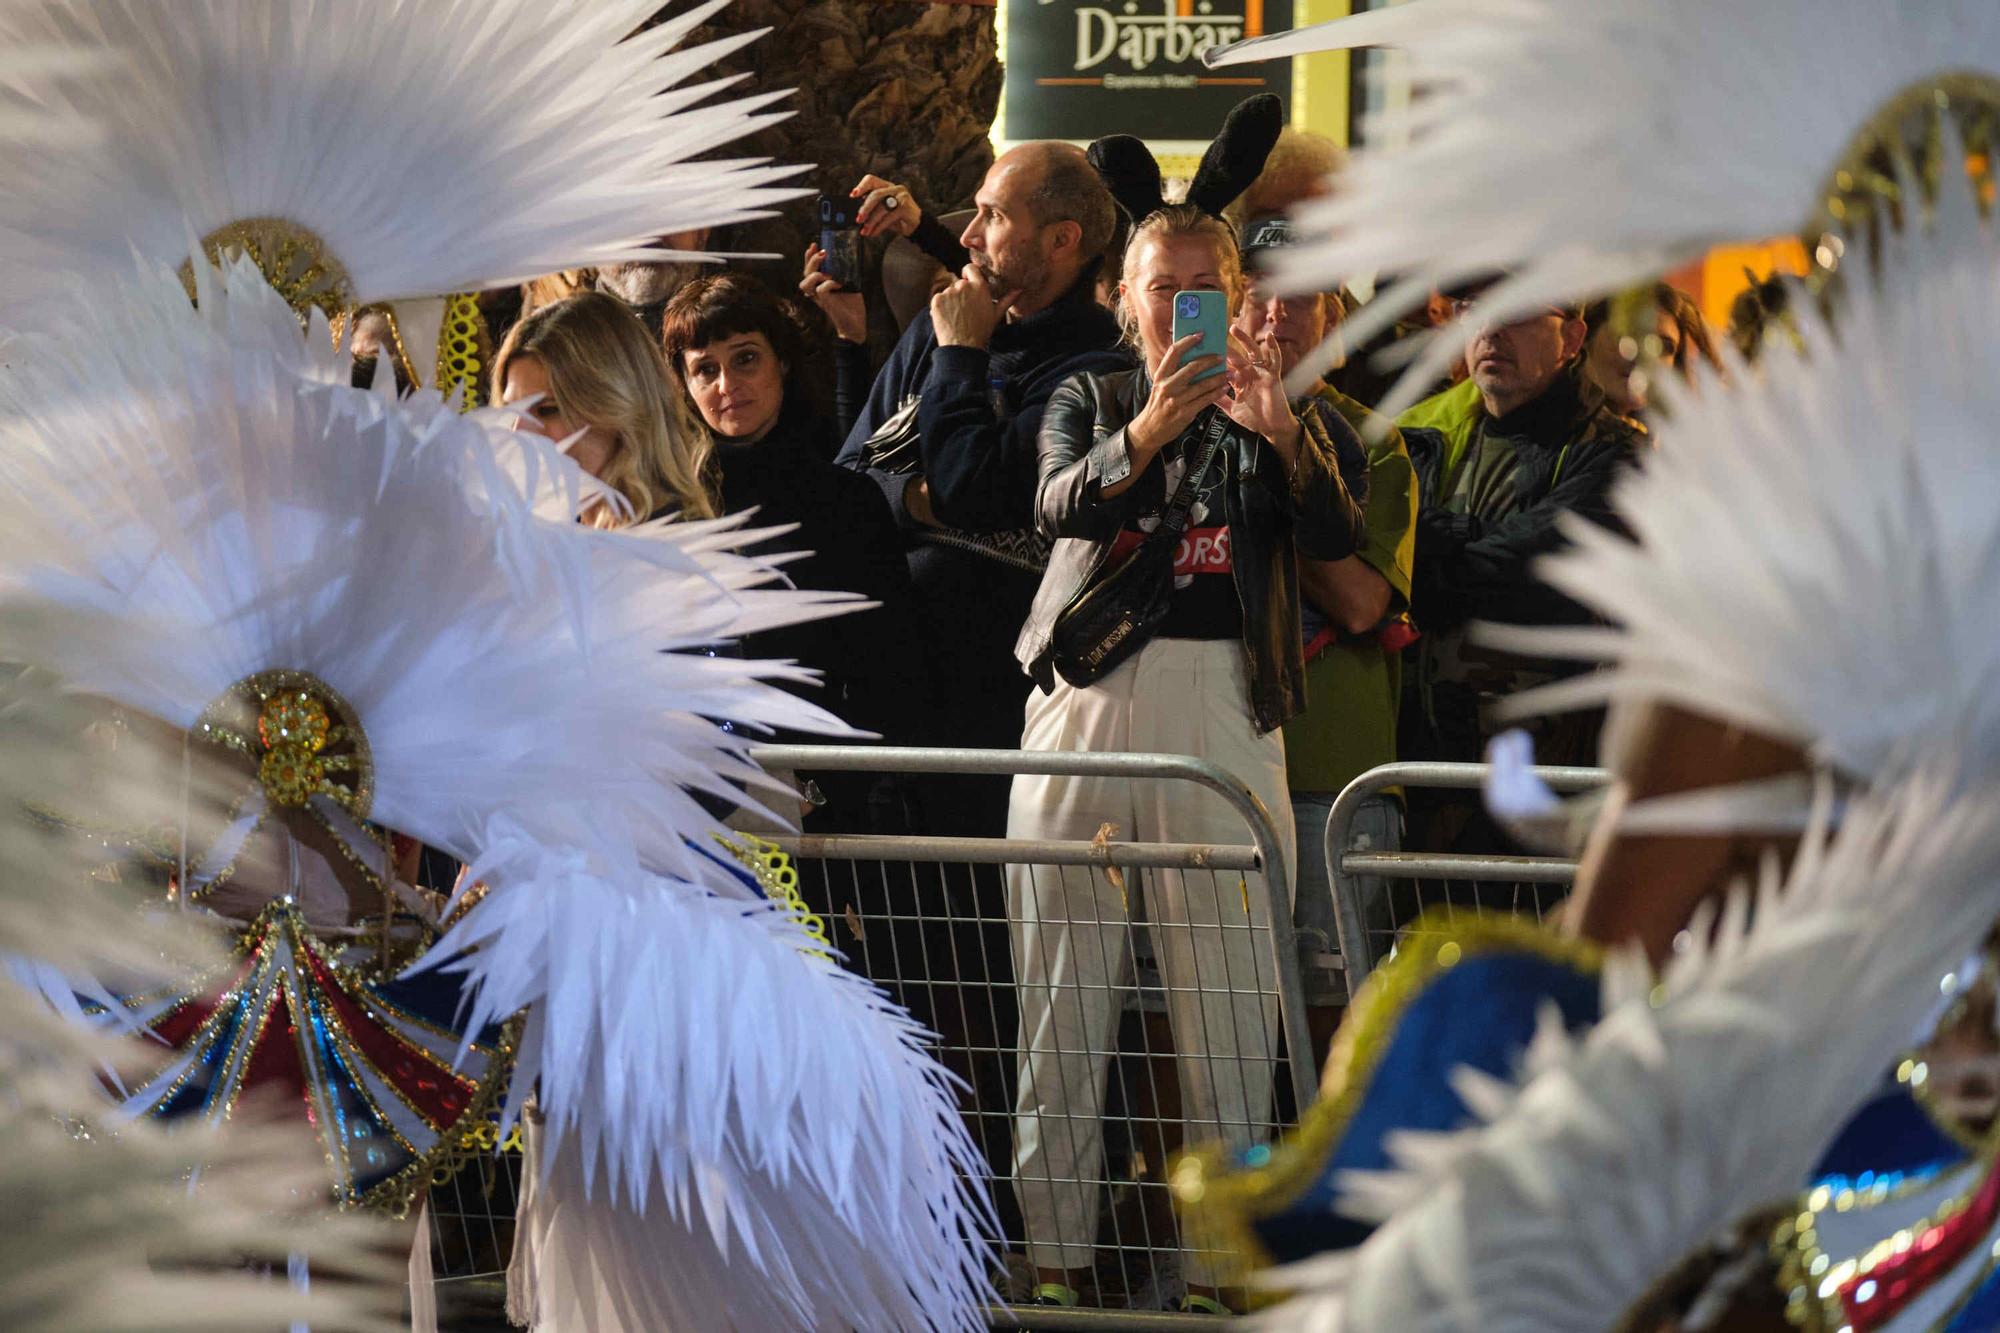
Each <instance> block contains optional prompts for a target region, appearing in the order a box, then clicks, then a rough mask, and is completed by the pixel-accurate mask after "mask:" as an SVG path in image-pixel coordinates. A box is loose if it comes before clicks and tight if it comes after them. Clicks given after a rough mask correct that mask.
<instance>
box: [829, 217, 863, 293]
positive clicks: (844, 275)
mask: <svg viewBox="0 0 2000 1333" xmlns="http://www.w3.org/2000/svg"><path fill="white" fill-rule="evenodd" d="M857 207H858V206H857V205H856V203H855V201H854V200H852V199H829V198H828V197H827V196H825V195H821V196H820V197H819V248H820V249H822V250H824V251H826V263H825V265H824V268H823V270H822V271H823V272H825V274H826V275H827V276H828V277H830V278H832V279H833V280H834V281H835V282H837V283H839V284H840V287H841V290H843V291H850V292H851V291H854V290H855V289H857V288H858V287H860V286H861V224H860V223H859V222H857V221H856V220H855V217H854V214H855V210H856V208H857Z"/></svg>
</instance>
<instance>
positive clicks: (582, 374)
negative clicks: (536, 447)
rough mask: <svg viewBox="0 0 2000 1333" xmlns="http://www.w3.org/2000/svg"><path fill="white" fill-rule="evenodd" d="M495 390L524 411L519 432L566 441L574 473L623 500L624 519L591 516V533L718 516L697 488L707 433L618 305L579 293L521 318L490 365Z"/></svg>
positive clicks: (607, 512) (642, 332)
mask: <svg viewBox="0 0 2000 1333" xmlns="http://www.w3.org/2000/svg"><path fill="white" fill-rule="evenodd" d="M493 390H494V397H495V398H496V399H497V400H498V401H499V402H501V403H503V404H505V403H524V404H525V406H524V407H523V408H522V410H521V414H520V421H521V426H522V428H523V429H524V430H532V431H536V432H538V433H540V434H543V435H546V436H548V437H549V438H550V439H552V440H557V441H563V440H569V441H571V443H570V446H569V454H570V457H571V458H573V459H575V460H576V463H577V466H579V467H581V468H582V469H583V470H584V471H585V472H588V473H589V474H590V475H591V476H593V477H595V478H597V479H598V480H599V481H602V482H603V483H604V484H605V485H607V486H609V487H610V488H611V489H612V490H614V491H616V492H618V494H619V495H621V496H623V497H624V498H625V500H626V502H627V504H628V505H629V506H630V510H629V512H628V513H624V514H619V513H615V512H613V511H612V509H611V507H610V506H607V505H599V506H597V507H596V508H595V509H593V510H592V511H590V512H589V513H588V514H587V515H586V517H587V518H588V519H589V520H590V521H591V522H593V523H595V524H596V525H597V526H599V527H618V526H621V525H622V524H625V523H630V522H636V521H638V520H641V519H646V518H653V517H659V516H664V515H667V514H674V515H677V516H679V517H681V518H713V517H715V514H716V504H715V498H714V496H713V495H712V494H711V493H710V491H709V488H708V486H707V484H706V482H705V481H704V477H705V476H706V473H707V467H708V458H709V454H710V452H711V451H712V450H713V448H714V445H713V443H712V442H711V439H710V437H709V433H708V432H707V431H706V430H703V429H702V428H701V426H700V425H699V424H697V423H696V422H695V421H694V420H693V418H692V417H691V416H690V415H689V413H688V410H687V406H686V399H685V397H684V396H683V395H682V393H681V391H680V386H679V384H678V382H677V381H675V380H673V379H672V378H670V377H669V373H668V370H667V363H666V358H665V357H664V356H662V355H661V352H660V349H659V347H658V345H656V344H655V343H654V342H653V340H652V338H651V337H650V336H649V335H648V334H647V332H646V329H645V326H644V325H642V324H640V323H639V320H638V318H637V317H636V316H635V315H633V314H632V312H631V311H630V310H628V309H626V307H625V304H624V303H623V302H621V301H619V300H618V299H616V298H615V297H610V296H606V295H604V294H603V293H601V292H579V293H577V294H576V295H574V296H566V297H564V298H563V299H562V300H560V301H557V302H556V303H555V304H554V305H547V306H543V307H542V308H541V309H539V310H536V311H534V312H533V313H532V314H529V315H526V316H524V317H523V318H522V319H521V321H520V322H519V323H517V324H516V325H514V327H513V328H512V329H511V330H509V331H508V334H507V340H506V341H505V342H503V343H502V344H501V345H500V351H499V353H498V354H497V355H496V356H495V357H494V358H493ZM529 399H533V400H534V401H533V402H532V403H528V402H527V400H529Z"/></svg>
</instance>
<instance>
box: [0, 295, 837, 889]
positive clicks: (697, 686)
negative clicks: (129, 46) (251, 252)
mask: <svg viewBox="0 0 2000 1333" xmlns="http://www.w3.org/2000/svg"><path fill="white" fill-rule="evenodd" d="M327 346H328V340H327V335H326V329H325V323H324V321H323V320H322V319H319V318H318V317H317V316H316V317H315V321H314V323H313V325H312V327H311V328H309V329H305V330H301V329H300V328H299V326H298V325H297V323H296V322H295V321H293V320H292V319H291V317H290V314H289V311H288V310H287V309H286V307H285V305H284V304H283V302H282V301H281V300H280V298H278V297H277V296H276V295H275V294H274V293H272V292H271V291H270V289H268V288H267V287H266V286H265V285H264V284H263V283H262V282H260V281H258V280H257V279H256V275H255V274H254V273H253V272H251V271H249V270H248V268H247V267H246V266H245V265H244V264H243V263H242V262H241V261H239V262H238V264H237V265H236V266H235V267H234V268H233V270H232V271H231V272H230V273H229V274H228V275H227V280H226V281H225V280H224V278H223V276H222V275H219V274H217V275H213V276H204V277H203V278H202V286H201V291H200V304H199V308H198V309H197V308H195V307H193V306H191V305H190V304H189V302H188V301H187V299H186V297H185V295H184V294H183V293H182V292H181V290H180V284H179V282H178V280H177V279H176V278H175V277H174V275H173V274H171V273H166V272H158V271H155V272H152V273H148V274H141V275H139V276H137V277H135V278H134V279H133V280H132V282H131V283H129V284H128V299H127V300H126V301H125V302H124V303H122V304H121V305H120V306H119V307H116V308H108V309H107V308H98V307H96V306H94V305H90V304H88V303H85V304H83V305H81V306H79V308H78V309H77V311H76V313H75V317H74V319H73V320H72V321H71V322H70V323H69V324H68V325H67V326H66V327H65V329H64V331H63V336H61V337H59V338H49V339H46V340H41V341H39V342H37V343H34V344H32V345H31V346H30V347H29V349H28V352H27V354H26V355H25V356H24V358H23V364H22V365H21V366H20V367H19V368H18V370H17V371H16V372H15V373H12V374H8V375H4V376H0V482H4V485H0V515H3V516H4V517H0V530H4V531H0V661H19V662H28V663H33V664H35V665H38V666H44V667H47V668H50V669H52V670H54V671H56V672H58V673H59V674H61V675H63V676H64V677H65V679H66V680H67V681H68V682H69V683H70V684H71V685H72V686H73V687H75V688H77V689H81V690H85V691H88V692H91V693H94V694H98V695H101V696H103V697H106V698H108V699H112V700H115V701H117V702H119V703H121V704H124V705H126V706H128V707H132V708H136V709H139V710H141V711H143V712H145V713H147V714H150V715H151V716H153V717H157V718H159V719H161V720H162V721H165V722H168V723H170V724H172V725H174V726H176V727H181V728H192V727H194V726H195V725H196V724H197V722H198V721H199V720H200V717H201V715H202V713H203V711H204V710H205V709H206V708H207V707H208V705H209V704H211V703H212V702H214V701H215V700H217V699H218V698H220V697H221V696H222V695H223V693H224V692H225V691H228V690H229V689H230V688H231V687H232V686H233V685H235V684H236V683H237V682H240V681H242V680H244V679H246V678H248V677H250V676H252V675H255V674H256V673H258V672H264V671H271V670H291V671H303V672H306V673H309V674H311V675H312V676H315V677H317V678H318V679H319V680H320V681H322V682H323V683H324V684H325V685H327V686H329V687H331V689H332V691H334V692H335V693H336V694H337V695H338V696H339V697H340V698H342V699H344V700H345V701H346V702H347V704H349V705H351V706H352V708H353V710H354V711H355V712H356V713H357V714H358V717H359V722H360V726H361V728H362V730H363V732H364V733H365V735H366V737H367V740H368V743H369V747H370V749H371V751H372V758H373V783H372V785H373V799H372V802H371V803H370V809H369V811H367V812H360V811H356V812H355V813H357V814H361V813H366V814H367V815H368V817H370V818H373V819H375V820H377V821H378V822H381V823H384V824H386V825H388V826H389V827H392V828H395V829H397V830H399V831H401V832H404V833H408V834H410V835H412V836H415V837H418V838H421V839H423V840H424V841H425V842H427V843H429V844H430V845H432V846H436V847H440V848H444V849H446V850H449V851H451V852H452V853H453V854H454V855H457V856H459V857H460V858H461V859H466V860H470V859H472V858H474V857H475V856H477V854H478V852H479V844H478V841H477V834H478V824H479V822H480V821H482V820H484V819H486V818H488V817H491V816H492V815H494V814H496V813H503V812H511V813H513V814H514V815H515V817H516V819H517V820H518V821H519V822H520V824H521V825H522V826H523V827H525V828H528V829H531V830H533V831H535V832H536V833H538V834H540V835H541V836H545V837H549V838H551V839H553V840H555V841H557V842H559V843H567V844H570V845H579V846H596V845H607V846H618V847H629V848H632V849H634V851H635V852H636V855H637V856H638V857H639V858H640V860H641V861H642V863H643V864H646V865H647V866H649V867H651V868H653V869H655V870H657V871H659V872H661V873H667V874H675V875H680V876H684V877H688V878H692V879H694V880H696V881H697V882H703V881H708V880H712V879H714V878H715V875H714V873H713V866H712V863H711V862H709V861H708V860H707V858H705V857H701V856H696V855H692V854H690V852H689V851H688V849H687V845H686V838H685V834H686V832H687V831H688V830H701V829H706V828H708V827H710V826H711V822H712V821H711V820H710V819H709V817H708V816H707V815H706V814H704V813H703V812H702V810H701V809H700V808H699V807H698V805H697V804H696V802H695V800H694V796H693V794H692V791H691V790H689V789H690V788H692V789H694V790H706V791H709V792H712V793H715V794H717V795H721V796H726V797H729V798H732V799H737V798H740V797H741V794H742V793H741V790H740V789H741V788H743V787H745V786H755V785H756V784H758V783H759V782H761V781H763V780H764V779H763V777H762V774H761V772H760V770H758V769H757V768H756V767H755V766H754V765H753V764H751V763H750V762H749V760H748V759H747V758H746V757H745V754H744V747H745V746H746V745H747V744H748V742H749V739H750V738H749V736H748V735H747V734H734V733H731V732H729V731H726V730H724V729H723V728H722V727H720V726H719V725H718V724H717V723H716V722H715V721H713V720H711V719H721V718H727V719H730V720H731V721H732V722H734V723H736V724H738V725H739V726H742V727H744V728H747V729H749V730H760V729H768V728H775V727H785V728H797V729H802V730H808V731H821V732H825V731H841V730H844V727H843V726H842V724H840V723H839V722H837V721H836V720H835V719H833V718H832V717H831V716H829V715H828V714H826V713H825V712H823V711H822V710H820V709H817V708H815V707H813V706H812V705H810V704H807V703H805V702H803V701H802V700H800V699H799V698H797V697H796V696H795V695H792V694H789V693H786V692H785V691H783V690H780V689H778V688H776V686H775V684H774V683H773V682H777V681H794V680H801V679H804V678H805V676H804V673H802V672H801V671H800V670H799V669H798V668H796V667H792V666H788V665H786V664H782V663H760V662H750V661H744V660H741V659H737V658H732V657H727V656H715V655H711V654H710V652H709V651H707V650H710V649H712V648H713V646H715V645H718V644H722V643H727V642H730V641H733V640H734V639H736V638H738V637H740V636H741V635H743V634H745V633H749V632H753V631H755V630H757V629H761V628H766V627H768V626H771V625H775V624H782V623H792V622H795V621H799V620H803V619H811V618H814V617H816V616H820V615H826V614H830V613H832V612H834V611H837V610H840V609H842V608H844V607H846V606H850V605H853V604H854V600H855V599H853V598H852V597H848V596H844V595H838V594H821V593H807V592H797V591H792V590H788V589H783V588H774V587H769V586H766V585H769V584H771V583H772V582H773V581H774V580H775V579H776V578H777V573H776V571H775V569H773V568H772V567H771V566H769V565H767V564H764V563H762V562H757V561H752V560H748V559H745V558H743V557H740V556H737V555H734V554H733V553H731V551H730V549H729V548H730V547H732V546H734V545H736V544H738V543H740V542H742V541H744V540H747V539H751V538H754V537H755V536H757V535H759V534H757V533H756V532H754V531H753V530H750V529H746V528H744V527H743V526H741V524H740V522H737V521H735V520H722V521H716V522H710V523H675V524H657V523H656V524H652V525H649V526H648V527H645V528H642V529H639V530H637V531H636V532H634V531H632V530H627V531H626V532H620V533H606V532H599V531H596V530H594V529H591V528H588V527H586V526H582V525H579V524H576V523H575V522H572V521H566V520H567V519H569V518H573V516H574V508H573V506H574V505H575V504H576V503H577V502H578V500H579V498H580V497H581V496H583V495H584V494H585V493H586V489H585V487H584V485H583V482H582V481H581V479H580V474H579V473H578V471H577V469H576V466H575V464H574V463H572V462H570V461H569V460H568V459H566V458H564V457H562V456H561V455H560V454H559V453H558V452H557V450H556V449H555V447H554V446H553V445H551V444H549V443H548V442H547V441H546V440H542V439H540V438H539V437H534V436H527V435H520V434H516V433H514V432H512V431H510V430H507V429H505V428H504V427H503V425H502V422H503V421H505V420H508V419H509V418H507V417H506V416H505V415H504V414H501V413H497V412H487V413H475V414H472V415H470V416H465V417H461V416H459V415H458V414H456V413H454V412H451V411H448V410H446V409H445V406H444V404H443V403H442V402H441V401H440V400H439V399H438V398H437V396H436V395H435V394H426V395H422V396H420V397H419V398H417V399H416V400H415V401H413V402H412V403H409V404H398V403H396V402H395V401H394V400H393V399H389V398H384V397H379V396H376V395H371V394H369V393H366V392H363V391H360V390H354V389H349V388H347V387H346V386H345V385H343V384H340V383H329V382H327V380H328V379H330V378H332V377H333V376H335V375H336V374H337V371H335V370H334V369H333V368H332V366H333V362H332V357H331V354H330V353H328V352H327V351H325V348H326V347H327ZM302 369H303V371H304V372H305V375H306V376H310V377H302V376H301V373H300V372H301V370H302ZM551 512H553V513H554V514H555V515H556V517H555V518H553V519H551V518H549V517H545V516H544V515H547V514H549V513H551ZM250 799H251V801H252V803H253V805H254V804H255V803H256V802H257V801H258V800H259V799H260V798H258V797H257V796H255V794H254V793H253V794H252V796H251V798H250ZM254 813H255V810H254V809H246V811H245V818H246V819H247V818H249V817H250V816H251V815H254ZM226 850H227V849H226V848H223V849H219V850H218V856H220V855H221V854H222V853H223V852H226ZM196 878H199V876H198V875H197V876H196Z"/></svg>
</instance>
